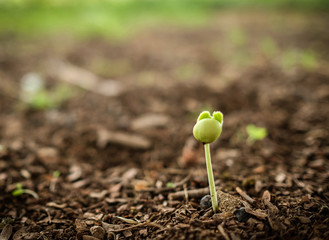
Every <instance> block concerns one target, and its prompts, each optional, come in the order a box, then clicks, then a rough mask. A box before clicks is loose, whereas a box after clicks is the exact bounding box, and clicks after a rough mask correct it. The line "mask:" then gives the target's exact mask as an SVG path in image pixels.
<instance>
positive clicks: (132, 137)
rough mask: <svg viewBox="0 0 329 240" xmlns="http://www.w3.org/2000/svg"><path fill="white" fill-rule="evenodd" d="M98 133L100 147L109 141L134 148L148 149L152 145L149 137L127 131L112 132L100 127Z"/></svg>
mask: <svg viewBox="0 0 329 240" xmlns="http://www.w3.org/2000/svg"><path fill="white" fill-rule="evenodd" d="M97 135H98V137H97V145H98V147H100V148H104V147H105V146H106V144H107V143H114V144H119V145H122V146H125V147H129V148H133V149H141V150H146V149H149V148H150V147H151V145H152V143H151V141H150V140H149V139H148V138H146V137H144V136H141V135H137V134H131V133H126V132H110V131H108V130H106V129H99V130H98V131H97Z"/></svg>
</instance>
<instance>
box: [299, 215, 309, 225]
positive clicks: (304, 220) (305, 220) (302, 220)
mask: <svg viewBox="0 0 329 240" xmlns="http://www.w3.org/2000/svg"><path fill="white" fill-rule="evenodd" d="M297 219H298V220H299V221H300V222H301V223H305V224H306V223H310V222H311V220H310V219H309V218H308V217H304V216H299V217H297Z"/></svg>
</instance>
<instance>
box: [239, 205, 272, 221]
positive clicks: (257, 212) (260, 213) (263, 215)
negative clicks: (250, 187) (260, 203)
mask: <svg viewBox="0 0 329 240" xmlns="http://www.w3.org/2000/svg"><path fill="white" fill-rule="evenodd" d="M245 211H246V212H247V213H249V214H251V215H253V216H255V217H257V218H259V219H263V220H265V219H266V218H267V217H268V215H267V214H266V213H265V212H263V211H262V210H260V209H257V210H252V209H251V208H249V207H246V208H245Z"/></svg>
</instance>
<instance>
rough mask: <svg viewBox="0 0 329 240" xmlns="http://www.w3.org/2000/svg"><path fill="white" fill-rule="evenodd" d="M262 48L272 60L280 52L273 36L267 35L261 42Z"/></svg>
mask: <svg viewBox="0 0 329 240" xmlns="http://www.w3.org/2000/svg"><path fill="white" fill-rule="evenodd" d="M260 48H261V51H262V53H263V54H264V55H265V57H266V58H267V59H269V60H272V59H273V58H274V57H276V55H277V54H278V51H279V49H278V45H277V43H276V42H275V40H274V39H273V38H270V37H267V38H264V39H263V40H262V41H261V42H260Z"/></svg>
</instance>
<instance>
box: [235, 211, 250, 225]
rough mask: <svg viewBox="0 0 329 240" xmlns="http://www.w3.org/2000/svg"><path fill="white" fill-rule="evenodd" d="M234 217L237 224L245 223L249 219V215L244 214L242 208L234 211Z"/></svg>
mask: <svg viewBox="0 0 329 240" xmlns="http://www.w3.org/2000/svg"><path fill="white" fill-rule="evenodd" d="M234 216H235V217H236V219H237V220H238V221H239V222H247V221H248V219H249V218H250V217H251V215H250V214H249V213H247V212H246V209H245V208H244V207H242V208H239V209H237V210H235V211H234Z"/></svg>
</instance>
